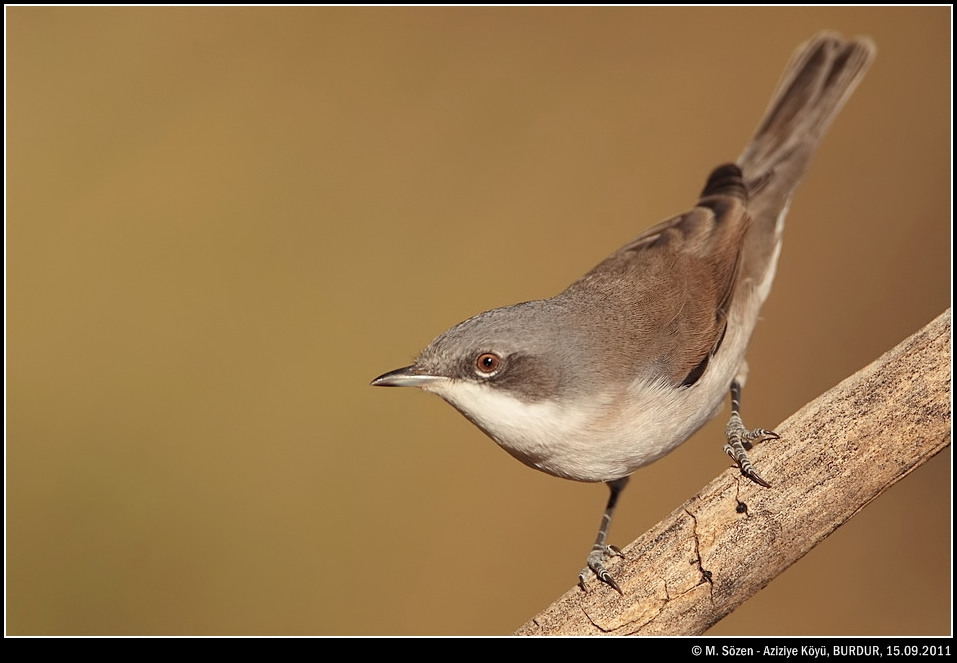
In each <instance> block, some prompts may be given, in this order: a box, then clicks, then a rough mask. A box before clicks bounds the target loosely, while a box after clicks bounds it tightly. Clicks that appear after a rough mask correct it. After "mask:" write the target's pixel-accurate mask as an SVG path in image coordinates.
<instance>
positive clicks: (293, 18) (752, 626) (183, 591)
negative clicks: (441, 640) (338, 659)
mask: <svg viewBox="0 0 957 663" xmlns="http://www.w3.org/2000/svg"><path fill="white" fill-rule="evenodd" d="M6 14H7V20H8V24H7V38H8V50H7V75H8V84H7V93H8V97H7V104H8V105H7V111H8V115H7V139H8V152H7V193H8V206H7V239H8V241H9V243H8V250H7V259H8V263H7V277H8V290H7V295H8V300H7V315H8V318H7V321H8V326H7V359H8V362H9V363H8V371H7V389H8V394H7V396H8V400H7V414H8V423H7V462H8V466H7V467H8V470H7V518H8V520H7V582H8V585H7V604H6V605H7V611H8V612H7V619H8V621H7V629H8V632H9V633H11V634H506V633H509V632H511V631H512V630H513V629H514V628H516V627H518V626H519V625H521V624H522V623H523V622H524V621H525V620H526V619H528V618H529V617H531V616H532V615H534V614H535V613H537V612H538V611H539V610H540V609H542V608H543V607H544V606H545V605H547V604H548V603H549V602H550V601H551V600H552V599H553V598H555V597H556V596H558V595H559V594H560V593H561V592H563V591H565V590H566V589H568V588H569V587H570V586H571V585H572V584H573V583H574V581H575V578H576V574H577V572H578V570H579V568H580V567H581V565H582V563H583V561H584V557H585V554H586V553H587V549H588V546H589V545H590V544H591V541H592V537H593V536H594V529H595V527H596V526H597V524H598V519H599V513H600V511H601V508H602V506H603V505H604V501H605V497H606V489H605V488H604V487H603V486H600V485H585V484H576V483H572V482H566V481H561V480H558V479H554V478H552V477H548V476H545V475H544V474H540V473H537V472H533V471H531V470H529V469H527V468H526V467H524V466H522V465H520V464H519V463H517V462H515V461H514V460H512V459H511V458H509V457H508V456H507V454H505V453H504V452H502V451H501V450H500V449H498V448H497V447H496V446H495V444H494V443H492V442H491V441H490V440H488V439H487V438H485V437H484V436H483V435H482V433H480V432H479V431H478V430H477V429H476V428H474V427H473V426H472V425H470V424H469V423H468V422H467V421H466V420H465V419H463V418H462V417H461V416H460V415H459V414H458V413H456V412H455V411H454V410H453V409H452V408H451V407H448V406H447V405H446V404H444V403H442V402H441V401H440V400H439V399H438V398H435V397H432V396H427V395H425V394H420V393H415V392H412V391H410V390H380V389H372V388H370V387H369V386H368V382H369V380H371V379H372V378H373V377H375V376H376V375H378V374H379V373H382V372H384V371H386V370H389V369H392V368H396V367H398V366H401V365H404V364H406V363H408V362H409V361H410V360H411V359H412V358H413V357H414V356H415V354H416V353H417V352H418V351H419V350H420V349H421V348H422V347H423V346H424V345H425V344H427V343H428V342H429V341H430V340H431V339H432V337H433V336H435V335H436V334H438V333H439V332H441V331H443V330H444V329H445V328H447V327H448V326H450V325H452V324H454V323H456V322H458V321H460V320H462V319H464V318H466V317H469V316H470V315H472V314H474V313H477V312H479V311H482V310H484V309H487V308H492V307H495V306H502V305H506V304H512V303H515V302H518V301H523V300H527V299H533V298H538V297H544V296H548V295H551V294H554V293H556V292H557V291H559V290H560V289H562V288H564V287H565V286H566V285H567V284H568V283H570V282H571V281H572V280H574V279H575V278H577V277H578V276H579V275H581V274H582V273H584V272H585V271H586V270H587V269H589V268H591V267H592V266H593V265H594V264H595V263H597V262H598V261H599V260H601V259H602V258H603V257H604V256H605V255H606V254H608V253H610V252H611V251H612V250H614V249H616V248H617V247H618V246H619V245H620V244H622V243H623V242H624V241H626V240H628V239H630V238H631V237H633V236H634V235H636V234H638V233H639V232H640V231H642V230H643V229H645V228H646V227H648V226H650V225H651V224H653V223H655V222H657V221H658V220H660V219H662V218H664V217H666V216H670V215H671V214H673V213H676V212H679V211H682V210H683V209H685V208H686V207H687V206H688V205H690V204H691V203H693V202H694V201H695V199H696V195H697V193H698V191H699V189H700V187H701V185H702V184H703V182H704V179H705V177H706V176H707V174H708V172H709V170H710V168H711V167H712V166H714V165H716V164H718V163H720V162H722V161H726V160H730V159H734V158H735V157H736V156H737V154H738V153H739V152H740V150H741V149H742V148H743V146H744V144H745V141H746V140H747V139H748V137H749V136H750V134H751V131H752V130H753V129H754V127H755V125H756V123H757V121H758V119H759V117H760V115H761V113H762V111H763V109H764V107H765V104H766V102H767V100H768V98H769V96H770V94H771V91H772V89H773V87H774V85H775V83H776V81H777V78H778V75H779V74H780V73H781V71H782V69H783V67H784V65H785V63H786V61H787V59H788V57H789V56H790V54H791V52H792V50H793V49H794V48H795V47H796V46H797V44H799V43H800V42H802V41H804V40H805V39H807V38H808V37H810V36H811V35H812V34H813V33H814V32H816V31H818V30H820V29H822V28H831V29H835V30H839V31H841V32H843V33H845V34H867V35H870V36H871V37H873V39H874V40H875V41H876V43H877V45H878V48H879V55H878V59H877V62H876V65H875V66H874V68H873V69H872V70H871V72H870V73H869V74H868V76H867V78H866V79H865V80H864V83H863V84H862V85H861V87H860V88H859V89H858V91H857V93H856V94H855V96H854V97H853V98H852V99H851V101H850V103H849V104H848V106H847V107H846V108H845V110H844V112H843V114H842V115H841V116H840V117H839V118H838V120H837V122H836V123H835V125H834V126H833V128H832V130H831V133H830V134H829V135H828V137H827V139H826V140H825V141H824V144H823V146H822V148H821V149H820V151H819V152H818V154H817V157H816V160H815V162H814V164H813V165H812V168H811V171H810V174H809V176H808V177H807V179H806V180H805V183H804V185H803V187H802V188H801V190H800V191H799V192H798V195H797V197H796V199H795V201H794V205H793V206H792V208H791V214H790V217H789V220H788V223H789V225H788V229H787V233H786V241H785V246H784V252H783V255H782V259H781V262H780V266H779V270H778V275H777V281H776V284H775V287H774V290H773V291H772V294H771V297H770V299H769V301H768V304H767V305H766V306H765V308H764V311H763V321H762V322H761V324H760V325H759V326H758V330H757V332H756V335H755V337H754V339H753V342H752V346H751V352H750V355H749V356H750V361H751V366H752V370H751V375H750V378H749V383H748V388H747V389H746V390H745V394H744V401H745V402H744V407H745V412H746V421H748V422H750V423H751V425H753V426H756V425H761V426H767V427H773V426H774V425H776V424H777V423H778V422H780V421H781V420H783V419H784V418H785V417H787V416H788V415H789V414H791V413H792V412H793V411H795V410H796V409H798V408H799V407H800V406H801V405H803V404H804V403H805V402H807V401H808V400H810V399H811V398H813V397H815V396H817V395H818V394H819V393H821V392H822V391H824V390H826V389H827V388H829V387H830V386H832V385H834V384H836V383H837V382H838V381H840V380H841V379H842V378H844V377H845V376H847V375H849V374H850V373H853V372H854V371H855V370H857V369H858V368H860V367H862V366H864V365H865V364H867V363H868V362H869V361H870V360H872V359H874V358H876V357H877V356H879V355H880V354H881V353H882V352H883V351H885V350H887V349H889V348H891V347H892V346H893V345H895V344H896V343H898V342H899V341H901V340H902V339H903V338H905V337H906V336H908V335H909V334H911V333H912V332H913V331H915V330H916V329H918V328H919V327H921V326H922V325H924V324H925V323H927V322H928V321H930V320H931V319H932V318H933V317H935V316H936V315H937V314H939V313H940V312H941V311H943V310H944V309H945V308H946V307H947V306H948V305H949V302H950V295H951V293H950V288H949V281H950V278H949V276H950V273H949V259H950V245H951V225H950V219H951V210H950V206H949V199H950V183H951V176H952V175H951V168H950V165H951V164H950V145H951V133H950V121H949V120H950V95H951V88H950V30H949V26H950V8H949V7H938V8H916V9H909V8H900V7H898V8H863V9H861V8H841V9H827V8H790V9H773V8H764V9H743V8H737V9H722V8H715V9H704V8H692V9H645V8H604V9H586V8H548V9H534V8H512V9H493V8H477V9H454V8H445V9H429V8H367V9H364V8H333V9H327V8H280V9H268V8H232V9H218V8H199V9H188V8H120V9H111V8H93V9H78V8H24V7H21V8H10V9H7V10H6ZM724 419H725V417H724V416H722V417H720V420H719V421H717V422H714V423H713V424H711V425H710V426H708V427H707V428H705V429H704V430H703V431H702V432H701V433H699V434H698V435H697V436H695V437H694V438H692V440H691V441H689V442H688V443H687V444H685V445H684V446H683V447H681V448H680V449H679V450H678V451H676V452H675V453H674V454H672V455H671V456H669V457H668V458H666V459H664V460H662V461H660V462H659V463H656V464H655V465H652V466H650V467H648V468H645V469H643V470H641V471H639V473H638V474H637V475H636V476H635V478H634V479H633V480H632V483H631V485H630V487H629V489H628V491H626V492H625V495H624V498H623V501H622V504H621V507H620V511H619V514H618V517H617V518H616V522H615V524H614V527H613V528H612V537H611V539H612V541H614V542H616V543H618V544H621V545H624V544H625V543H627V542H628V541H630V540H631V539H632V538H634V537H635V536H636V535H638V534H639V533H640V532H642V531H644V530H645V529H646V528H647V527H649V526H650V525H651V524H653V523H654V522H656V521H658V520H659V519H660V518H662V517H663V516H665V515H666V514H668V513H669V512H670V511H671V510H672V509H674V508H675V507H676V506H677V505H679V504H680V503H681V502H683V501H684V500H685V499H687V498H688V497H689V496H691V495H692V494H694V492H695V491H696V490H697V489H698V488H699V487H701V486H702V485H704V484H705V483H706V482H707V481H708V480H709V479H710V478H711V477H713V476H714V475H715V474H717V473H718V472H720V471H722V470H723V469H725V468H726V467H727V466H728V459H727V457H726V456H725V455H724V454H723V453H722V451H721V445H722V439H723V437H722V435H723V426H724ZM950 486H951V460H950V451H949V450H948V451H946V452H944V453H942V454H940V455H939V456H938V457H936V458H935V459H933V460H932V461H931V462H929V463H928V464H927V465H926V466H924V467H923V468H921V469H919V470H918V471H916V472H915V473H913V474H912V475H911V476H909V477H907V478H906V479H904V480H903V481H902V482H901V483H899V484H898V485H897V486H895V487H894V488H892V489H891V490H890V491H889V492H888V493H886V494H885V495H884V496H882V497H881V498H880V499H879V500H877V501H876V502H874V503H873V504H872V505H870V506H869V507H867V508H866V509H865V510H864V511H862V512H861V513H860V514H859V515H858V516H856V517H855V518H854V519H853V520H852V521H850V522H849V523H848V524H847V525H846V526H844V527H842V528H841V529H840V530H839V531H837V532H836V533H835V534H834V535H833V536H832V537H830V538H829V539H828V540H827V541H825V542H824V543H823V544H822V545H821V546H819V547H818V548H817V549H815V550H814V551H812V552H811V553H810V554H808V555H807V556H806V557H805V558H804V559H802V560H801V561H799V562H798V563H797V564H796V565H794V566H793V567H792V568H791V569H789V570H788V571H787V572H785V573H784V574H783V575H782V576H781V577H780V578H778V579H777V580H775V581H774V582H773V583H771V585H769V586H768V587H767V588H766V589H765V590H763V591H762V592H760V593H759V594H758V595H757V596H755V597H754V598H753V599H752V600H751V601H749V602H748V603H746V604H745V605H744V606H742V607H741V608H740V609H739V610H738V611H737V612H735V613H734V614H732V615H731V616H730V617H728V618H727V619H725V620H724V621H722V622H720V623H719V624H718V625H716V626H715V627H714V628H713V629H712V631H711V632H712V633H714V634H945V633H948V632H949V629H950V623H951V621H950V619H951V604H950V594H951V580H952V578H951V566H950V544H951V525H950V505H951V491H950Z"/></svg>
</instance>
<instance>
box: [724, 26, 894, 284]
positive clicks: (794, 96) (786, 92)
mask: <svg viewBox="0 0 957 663" xmlns="http://www.w3.org/2000/svg"><path fill="white" fill-rule="evenodd" d="M876 53H877V49H876V48H875V47H874V44H873V43H872V42H871V41H870V40H869V39H867V38H866V37H858V38H855V39H850V40H845V39H844V38H842V37H841V36H840V35H838V34H836V33H833V32H822V33H819V34H817V35H815V36H814V37H813V38H811V40H810V41H808V42H806V43H804V44H802V45H801V46H799V47H798V49H797V50H796V51H795V53H794V55H793V56H792V58H791V61H790V62H789V63H788V66H787V68H786V69H785V70H784V75H783V76H782V78H781V81H780V83H778V87H777V90H776V91H775V93H774V95H773V96H772V97H771V103H770V104H769V106H768V109H767V111H766V112H765V115H764V119H763V120H762V121H761V123H760V124H759V125H758V129H757V131H756V132H755V134H754V137H753V138H752V139H751V142H750V143H749V144H748V146H747V147H746V148H745V150H744V153H743V154H742V155H741V157H740V158H739V159H738V165H739V166H740V168H741V171H742V173H743V175H744V180H745V182H746V185H747V189H748V197H749V202H748V213H749V214H750V216H751V220H752V225H751V230H750V231H749V236H748V238H747V240H746V248H745V256H744V259H745V266H744V270H745V273H746V274H748V275H749V276H751V277H752V278H754V279H755V280H761V279H763V278H764V275H765V274H766V273H767V270H768V269H769V268H770V269H771V270H773V269H774V261H775V260H776V257H777V253H778V249H779V243H780V235H781V231H782V229H783V218H784V212H785V211H786V210H787V206H788V203H789V202H790V199H791V196H792V194H793V193H794V190H795V189H796V188H797V186H798V184H799V183H800V181H801V178H802V177H803V175H804V172H805V171H806V170H807V166H808V162H809V161H810V158H811V155H812V154H813V152H814V150H815V148H816V147H817V146H818V144H819V143H820V141H821V138H823V137H824V134H825V132H826V131H827V129H828V127H830V125H831V123H832V122H833V121H834V118H835V117H836V116H837V114H838V112H839V111H840V110H841V107H842V106H843V105H844V103H845V102H846V101H847V99H848V98H849V97H850V95H851V93H852V92H853V91H854V89H855V88H856V87H857V85H858V83H860V81H861V79H862V78H863V77H864V74H865V73H866V71H867V69H868V67H869V66H870V64H871V62H872V61H873V59H874V57H875V55H876ZM772 274H773V272H772Z"/></svg>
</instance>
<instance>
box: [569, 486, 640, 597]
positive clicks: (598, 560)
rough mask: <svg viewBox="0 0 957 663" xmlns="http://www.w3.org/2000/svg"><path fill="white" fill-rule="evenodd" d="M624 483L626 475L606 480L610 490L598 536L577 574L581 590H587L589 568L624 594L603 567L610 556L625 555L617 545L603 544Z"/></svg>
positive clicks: (600, 578) (604, 581)
mask: <svg viewBox="0 0 957 663" xmlns="http://www.w3.org/2000/svg"><path fill="white" fill-rule="evenodd" d="M626 485H628V477H622V478H621V479H615V480H614V481H609V482H608V488H609V489H610V490H611V494H610V495H609V496H608V504H607V505H606V506H605V513H604V514H603V515H602V517H601V526H600V527H599V528H598V537H597V538H596V539H595V545H593V546H592V547H591V552H590V553H589V554H588V566H587V567H586V568H584V569H582V571H581V573H579V574H578V586H579V587H581V588H582V590H583V591H588V590H586V589H585V577H586V576H587V575H588V570H589V569H591V570H592V571H593V572H594V574H595V575H596V576H598V579H599V580H601V581H602V582H603V583H605V584H607V585H610V586H611V588H612V589H614V590H615V591H616V592H618V593H619V594H621V595H622V596H624V594H623V593H622V591H621V588H620V587H619V586H618V583H617V582H615V579H614V578H612V577H611V574H610V573H609V572H608V570H607V569H605V562H607V561H608V560H610V559H611V558H612V557H621V558H624V556H625V555H624V554H623V553H622V552H621V550H620V549H619V548H618V547H617V546H612V545H607V544H605V539H606V537H607V536H608V527H609V526H610V525H611V517H612V514H614V513H615V505H616V504H618V496H619V495H620V494H621V491H623V490H624V489H625V486H626Z"/></svg>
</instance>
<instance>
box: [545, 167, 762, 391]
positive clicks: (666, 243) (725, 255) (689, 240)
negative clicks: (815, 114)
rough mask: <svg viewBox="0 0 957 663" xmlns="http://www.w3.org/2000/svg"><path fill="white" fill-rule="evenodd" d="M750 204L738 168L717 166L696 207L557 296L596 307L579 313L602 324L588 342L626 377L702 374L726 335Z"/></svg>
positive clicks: (675, 379)
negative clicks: (641, 372) (643, 371)
mask: <svg viewBox="0 0 957 663" xmlns="http://www.w3.org/2000/svg"><path fill="white" fill-rule="evenodd" d="M746 202H747V196H746V193H745V188H744V184H743V183H742V180H741V172H740V170H738V168H737V167H736V166H733V165H730V166H722V167H720V168H718V169H716V170H715V171H714V172H713V173H712V175H711V177H710V178H709V180H708V184H707V185H706V186H705V189H704V191H703V193H702V196H701V199H700V200H699V202H698V204H697V206H695V207H694V208H693V209H691V210H690V211H689V212H686V213H685V214H681V215H679V216H676V217H674V218H671V219H668V220H667V221H664V222H662V223H659V224H658V225H656V226H654V227H652V228H650V229H649V230H647V231H646V232H644V233H642V234H641V235H640V236H638V237H637V238H635V239H634V240H633V241H631V242H629V243H628V244H626V245H625V246H623V247H622V248H621V249H619V250H618V251H616V252H615V253H614V254H612V255H611V256H609V257H608V258H607V259H606V260H605V261H604V262H602V263H601V264H599V265H598V266H596V267H595V268H594V269H592V270H591V271H590V272H588V273H587V274H585V276H583V277H582V278H581V279H579V280H578V281H577V282H575V283H574V284H572V285H571V286H570V287H569V288H568V289H567V290H566V291H565V292H564V293H562V295H560V296H559V297H564V298H565V299H566V301H569V302H574V303H575V305H576V306H585V307H588V306H591V307H594V308H595V309H596V311H595V314H594V315H589V316H581V317H582V318H586V319H589V320H597V321H600V322H598V323H597V324H599V325H600V326H601V329H598V330H588V331H589V332H591V333H588V334H587V337H588V338H593V339H600V340H599V341H597V342H598V343H600V344H601V345H602V347H601V348H598V349H599V350H600V351H601V352H603V353H605V356H609V355H610V356H611V357H613V358H614V359H616V360H617V361H615V362H614V363H615V365H616V366H619V367H620V370H621V372H622V373H621V374H622V376H628V375H631V376H634V375H635V372H634V367H635V366H641V367H646V368H647V373H648V374H647V375H646V376H645V377H649V378H650V377H658V378H662V379H665V380H668V381H669V382H670V383H672V384H675V385H681V384H686V385H687V384H693V383H694V382H695V381H696V380H697V379H698V378H700V377H701V375H702V374H703V372H704V370H705V368H706V367H707V362H708V359H709V357H710V356H711V354H712V353H713V352H714V351H715V350H716V349H717V347H718V346H719V345H720V343H721V340H722V338H723V335H724V330H725V326H726V319H727V312H728V308H729V303H730V299H731V297H732V295H733V293H734V286H735V280H736V277H737V274H738V265H739V261H740V255H741V246H742V242H743V237H744V234H745V232H746V231H747V229H748V224H749V219H748V215H747V212H746ZM598 311H601V313H600V314H599V313H598ZM591 324H596V323H591ZM635 338H637V339H641V341H642V342H641V343H640V344H636V343H635V342H634V339H635Z"/></svg>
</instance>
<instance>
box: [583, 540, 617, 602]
mask: <svg viewBox="0 0 957 663" xmlns="http://www.w3.org/2000/svg"><path fill="white" fill-rule="evenodd" d="M612 557H621V558H622V559H624V558H625V554H624V553H623V552H621V549H620V548H619V547H618V546H612V545H606V546H595V547H594V548H593V549H592V551H591V552H590V553H589V554H588V566H587V567H585V568H584V569H582V571H581V573H579V574H578V586H579V587H581V588H582V591H583V592H587V591H588V590H587V589H586V588H585V580H586V578H587V577H588V575H590V574H589V571H590V572H591V573H594V574H595V576H596V577H597V578H598V579H599V580H601V581H602V582H603V583H605V584H606V585H608V586H609V587H611V588H612V589H614V590H615V591H616V592H618V593H619V594H620V595H622V596H624V595H625V594H624V592H622V591H621V587H619V586H618V583H617V582H615V579H614V578H613V577H612V575H611V573H609V572H608V569H606V568H605V562H607V561H608V560H610V559H611V558H612Z"/></svg>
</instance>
